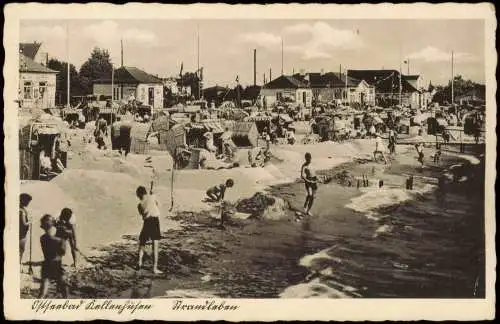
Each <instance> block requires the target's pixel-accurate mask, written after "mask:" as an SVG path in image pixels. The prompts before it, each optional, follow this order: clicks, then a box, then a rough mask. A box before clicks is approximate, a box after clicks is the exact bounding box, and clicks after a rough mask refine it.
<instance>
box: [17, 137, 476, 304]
mask: <svg viewBox="0 0 500 324" xmlns="http://www.w3.org/2000/svg"><path fill="white" fill-rule="evenodd" d="M79 136H80V135H75V136H74V141H73V142H74V143H75V144H74V145H73V147H72V152H71V155H70V160H69V165H70V167H69V168H68V169H67V170H65V172H64V173H62V174H61V175H59V176H58V177H56V178H55V179H53V180H51V181H50V182H40V181H26V182H22V183H21V191H22V192H27V193H29V194H31V195H32V196H33V197H34V199H33V202H32V204H31V206H30V209H31V213H32V215H33V218H34V227H33V251H32V260H33V262H34V263H33V264H34V265H35V266H34V275H33V276H29V275H27V274H25V273H24V274H22V277H21V281H22V282H21V295H22V297H25V298H35V297H36V295H37V293H38V288H39V278H40V262H41V261H42V254H41V250H40V244H39V243H38V238H39V237H40V235H41V234H42V233H41V229H40V228H39V224H38V223H39V218H40V217H41V216H42V215H43V214H45V213H50V214H52V215H54V216H58V215H59V212H60V210H61V209H62V208H63V207H70V208H72V209H73V210H74V212H75V215H76V221H77V236H78V241H79V248H80V251H81V252H82V255H80V260H79V266H78V268H77V269H72V267H71V266H70V264H71V257H70V254H69V253H67V255H66V256H65V260H64V263H65V264H66V265H67V267H66V269H67V274H68V278H69V282H70V286H71V296H73V297H75V298H80V297H85V298H99V297H107V298H137V297H141V298H148V297H165V298H171V297H202V296H219V297H232V298H240V297H241V298H243V297H245V298H259V297H261V298H265V297H269V298H271V297H282V298H302V297H339V298H346V297H447V296H452V295H453V296H463V297H480V296H484V291H482V290H481V288H480V287H483V286H484V285H481V284H480V283H478V281H481V280H484V274H481V273H479V272H478V271H479V269H484V255H483V254H482V251H484V242H483V241H481V234H480V233H481V229H482V227H481V226H482V224H483V222H484V219H483V218H484V216H483V215H484V213H480V212H478V209H477V208H482V207H481V206H482V203H481V202H482V200H481V198H477V199H476V198H474V197H467V199H464V197H466V195H467V193H466V192H465V191H464V189H463V186H460V185H458V184H456V185H455V184H454V185H453V188H455V187H456V188H455V189H456V190H455V189H454V191H453V192H450V194H449V197H448V198H447V199H448V201H449V202H448V205H449V206H452V207H448V209H444V208H442V207H441V206H439V204H438V202H437V200H436V197H435V189H436V179H437V177H438V176H439V174H441V173H442V172H443V170H444V169H445V168H447V167H448V166H450V165H453V164H463V163H466V164H471V162H470V161H468V160H467V159H464V158H463V157H460V156H457V155H447V154H444V155H443V158H442V162H441V164H440V165H431V164H430V165H429V167H427V168H426V169H424V170H423V171H418V170H417V169H418V161H417V160H416V156H415V155H416V154H415V151H414V148H413V147H412V146H410V145H408V146H398V154H397V156H396V157H395V159H393V160H392V161H391V162H390V163H389V164H388V165H384V164H383V163H374V162H372V161H371V155H372V151H373V147H374V144H373V140H352V141H348V142H344V143H341V144H339V143H333V142H323V143H316V144H308V145H294V146H290V145H289V146H277V147H274V148H273V155H274V160H273V163H271V164H269V165H267V166H266V167H264V168H250V167H248V166H247V165H245V163H244V160H245V158H244V156H245V154H243V153H241V154H240V155H241V158H240V160H241V166H240V167H239V168H234V169H230V170H222V171H213V170H182V171H178V170H176V171H174V173H173V179H174V185H173V188H174V190H173V194H172V191H171V180H172V171H171V169H172V160H171V158H170V157H169V156H168V155H165V154H162V153H161V152H151V154H150V155H151V156H152V158H153V164H154V166H155V168H156V170H157V172H158V173H159V176H158V178H157V180H156V188H155V191H156V194H157V196H158V199H159V202H160V204H161V206H160V207H161V211H162V213H163V217H162V219H161V229H162V231H163V234H162V235H163V238H162V240H161V241H160V262H159V263H160V269H162V270H163V271H164V272H165V273H164V274H163V275H157V276H156V275H153V274H152V272H151V271H150V268H151V250H150V248H148V250H147V257H146V265H145V269H143V270H140V271H136V269H135V265H136V253H137V236H138V232H139V230H140V228H141V222H142V220H141V219H140V217H139V215H138V214H137V208H136V205H137V199H136V197H135V189H136V187H137V186H138V185H147V184H148V182H149V179H150V173H151V171H150V169H148V168H145V167H144V158H145V156H139V155H129V156H128V157H127V158H126V159H124V158H121V157H119V156H117V155H116V154H115V153H113V152H110V151H107V152H102V151H97V150H96V149H95V148H94V147H93V146H91V145H88V144H84V143H81V141H80V140H79ZM426 150H427V151H428V152H429V154H431V153H432V152H433V150H434V149H433V148H427V149H426ZM305 152H310V153H311V154H312V156H313V163H314V165H315V167H316V168H317V169H318V170H325V171H324V172H323V174H324V175H325V176H328V177H329V179H331V181H330V182H329V183H327V184H324V185H321V186H320V189H319V190H318V194H317V198H316V202H315V205H314V207H313V210H312V212H313V216H312V217H310V218H307V219H305V220H303V221H301V222H295V213H294V212H293V210H296V209H301V205H302V203H303V201H304V197H305V192H304V190H303V184H301V183H300V182H297V179H298V177H299V170H300V165H301V163H302V160H303V155H304V153H305ZM474 161H475V160H473V162H474ZM429 163H430V162H429ZM346 174H347V175H348V177H351V178H352V179H356V178H357V177H360V176H361V175H362V174H366V175H367V176H368V177H369V178H370V187H368V188H364V187H363V188H357V186H356V184H355V182H353V183H351V186H349V185H347V184H346V182H345V181H343V180H342V179H343V178H342V177H344V178H345V177H347V176H346ZM409 174H413V175H415V188H414V190H411V191H409V190H405V188H404V186H405V180H406V178H407V175H409ZM227 178H232V179H234V181H235V186H234V188H231V189H230V190H229V191H228V193H227V196H226V199H227V201H228V203H229V204H231V205H233V206H235V205H236V204H237V203H238V202H239V201H241V200H242V199H246V198H250V197H252V196H253V195H254V194H255V193H257V192H263V193H265V194H266V195H268V196H270V197H273V198H274V199H276V201H277V203H275V204H274V205H270V206H264V207H265V208H266V212H265V213H264V214H263V215H260V217H250V215H249V214H245V213H236V214H234V215H233V217H232V218H231V219H228V220H226V222H225V229H221V228H220V226H219V225H220V217H221V211H220V209H219V208H218V207H216V206H214V205H213V204H209V203H206V202H204V201H203V198H204V195H205V191H206V189H207V188H208V187H210V186H212V185H215V184H218V183H222V182H223V181H225V179H227ZM379 180H383V181H384V187H383V188H380V189H379V188H377V185H378V181H379ZM172 197H173V209H172V210H171V211H170V207H171V205H172V200H171V198H172ZM103 211H106V212H103ZM472 229H474V230H472ZM28 244H29V242H28ZM68 252H69V251H68ZM27 254H28V253H26V254H25V257H24V261H25V262H26V261H27ZM471 258H472V259H471ZM471 262H472V263H471ZM26 269H27V265H25V266H24V270H25V272H26ZM476 270H477V271H476ZM424 274H425V275H424ZM389 282H390V283H391V284H390V285H389V284H388V283H389ZM477 287H479V288H477ZM403 288H404V289H403ZM53 293H55V292H53Z"/></svg>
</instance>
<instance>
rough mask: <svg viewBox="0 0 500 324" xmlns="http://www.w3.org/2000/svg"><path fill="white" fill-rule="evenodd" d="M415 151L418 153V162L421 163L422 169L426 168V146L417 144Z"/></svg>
mask: <svg viewBox="0 0 500 324" xmlns="http://www.w3.org/2000/svg"><path fill="white" fill-rule="evenodd" d="M415 149H416V150H417V153H418V162H420V165H421V167H422V168H423V167H424V145H423V144H422V143H419V144H415Z"/></svg>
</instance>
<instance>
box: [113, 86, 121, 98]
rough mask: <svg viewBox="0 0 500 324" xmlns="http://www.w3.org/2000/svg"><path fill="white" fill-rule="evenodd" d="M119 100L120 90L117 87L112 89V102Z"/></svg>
mask: <svg viewBox="0 0 500 324" xmlns="http://www.w3.org/2000/svg"><path fill="white" fill-rule="evenodd" d="M120 99H121V96H120V88H119V87H115V88H113V100H120Z"/></svg>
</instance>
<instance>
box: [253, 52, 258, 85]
mask: <svg viewBox="0 0 500 324" xmlns="http://www.w3.org/2000/svg"><path fill="white" fill-rule="evenodd" d="M253 85H254V86H256V85H257V50H256V49H254V50H253Z"/></svg>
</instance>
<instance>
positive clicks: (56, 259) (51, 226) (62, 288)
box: [38, 214, 68, 299]
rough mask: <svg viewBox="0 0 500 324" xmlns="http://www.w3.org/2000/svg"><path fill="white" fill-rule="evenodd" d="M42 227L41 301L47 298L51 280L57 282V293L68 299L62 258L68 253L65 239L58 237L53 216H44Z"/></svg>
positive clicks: (41, 221)
mask: <svg viewBox="0 0 500 324" xmlns="http://www.w3.org/2000/svg"><path fill="white" fill-rule="evenodd" d="M40 223H41V224H40V227H41V228H42V229H43V230H44V231H45V234H43V235H42V236H41V237H40V244H41V246H42V252H43V258H44V260H43V263H42V284H41V286H40V294H39V296H38V298H39V299H43V298H46V297H47V293H48V291H49V284H50V281H51V280H54V281H55V282H56V287H57V291H58V292H60V293H61V295H62V296H63V298H67V297H68V287H67V285H66V282H65V277H64V268H63V266H62V257H63V256H64V254H65V253H66V244H65V242H64V240H63V239H61V238H59V237H57V236H56V231H57V230H56V226H55V225H56V221H55V219H54V218H53V217H52V216H51V215H48V214H46V215H44V216H43V217H42V219H41V220H40Z"/></svg>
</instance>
